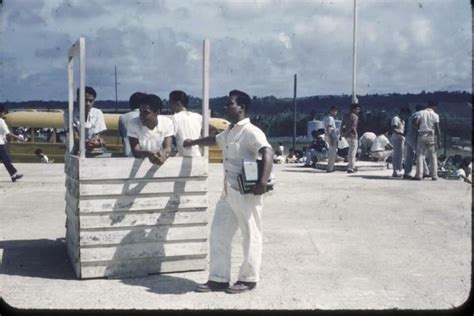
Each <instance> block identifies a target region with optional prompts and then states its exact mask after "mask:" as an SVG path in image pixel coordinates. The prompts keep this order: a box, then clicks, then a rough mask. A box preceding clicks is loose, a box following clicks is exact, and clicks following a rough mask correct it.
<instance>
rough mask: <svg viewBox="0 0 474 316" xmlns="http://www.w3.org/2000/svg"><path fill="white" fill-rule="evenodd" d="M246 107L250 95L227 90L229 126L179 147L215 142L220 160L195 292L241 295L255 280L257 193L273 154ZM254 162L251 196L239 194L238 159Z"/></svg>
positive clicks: (258, 255)
mask: <svg viewBox="0 0 474 316" xmlns="http://www.w3.org/2000/svg"><path fill="white" fill-rule="evenodd" d="M249 105H250V97H249V96H248V95H247V94H246V93H245V92H242V91H238V90H232V91H231V92H230V93H229V98H228V101H227V105H226V106H225V108H224V109H225V113H226V116H227V119H228V120H229V121H230V122H231V124H230V125H229V126H228V127H227V129H226V130H224V131H223V132H222V133H220V134H218V135H216V136H209V137H205V138H201V139H195V140H191V139H187V140H185V141H184V143H183V146H184V147H189V146H194V145H199V146H211V145H214V144H218V145H219V147H220V148H221V149H222V153H223V158H224V170H225V172H224V188H223V192H222V197H221V200H220V201H219V202H218V203H217V207H216V211H215V213H214V218H213V221H212V226H211V234H210V237H209V244H210V255H209V279H208V282H207V283H205V284H201V285H199V287H198V288H197V289H196V291H197V292H209V291H223V290H225V291H226V292H227V293H231V294H233V293H241V292H245V291H249V290H252V289H253V288H255V286H256V284H257V282H258V281H259V274H260V265H261V260H262V211H263V194H264V193H265V192H266V185H267V182H268V179H269V177H270V173H271V170H272V166H273V162H272V158H273V150H272V146H271V145H270V144H269V143H268V141H267V138H266V137H265V134H264V133H263V132H262V131H261V130H260V129H259V128H258V127H256V126H255V125H253V124H252V123H251V122H250V119H249V118H248V117H247V111H248V108H249ZM260 159H261V162H262V164H261V168H260V170H259V177H258V181H257V183H256V184H255V186H254V188H253V194H252V193H251V194H241V193H240V191H239V182H238V177H239V175H241V174H242V170H243V166H244V161H253V162H255V160H260ZM226 205H228V206H229V207H230V210H229V208H228V207H225V206H226ZM238 228H240V231H241V233H242V239H243V243H242V246H243V253H244V258H243V264H242V266H241V268H240V272H239V277H238V281H237V282H236V283H235V284H234V285H233V286H231V287H229V282H230V279H231V270H230V268H231V250H232V239H233V237H234V235H235V233H236V231H237V229H238Z"/></svg>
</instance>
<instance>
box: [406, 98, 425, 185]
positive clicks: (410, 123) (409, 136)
mask: <svg viewBox="0 0 474 316" xmlns="http://www.w3.org/2000/svg"><path fill="white" fill-rule="evenodd" d="M423 109H424V107H423V105H421V104H417V105H416V107H415V112H413V113H412V114H411V115H410V116H409V117H408V118H407V120H406V123H405V142H406V144H407V147H406V149H407V154H406V157H405V169H404V174H403V179H405V180H411V179H413V177H412V175H411V171H412V169H413V162H414V161H415V153H416V142H417V137H418V132H417V130H416V128H415V123H416V120H417V118H418V114H419V112H420V111H421V110H423ZM423 162H424V164H425V165H426V161H425V160H424V161H423Z"/></svg>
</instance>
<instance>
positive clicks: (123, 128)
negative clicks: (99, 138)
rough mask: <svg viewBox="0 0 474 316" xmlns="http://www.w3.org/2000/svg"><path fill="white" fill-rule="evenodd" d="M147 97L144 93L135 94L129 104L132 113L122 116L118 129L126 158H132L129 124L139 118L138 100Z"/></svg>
mask: <svg viewBox="0 0 474 316" xmlns="http://www.w3.org/2000/svg"><path fill="white" fill-rule="evenodd" d="M144 96H145V94H144V93H142V92H135V93H134V94H132V95H131V96H130V99H129V101H128V104H129V105H130V109H131V111H130V112H128V113H124V114H122V115H120V117H119V122H118V127H119V133H120V137H121V138H122V145H123V150H122V152H123V155H124V156H125V157H132V156H133V155H132V149H131V148H130V142H129V141H128V133H127V126H128V124H129V122H130V121H131V120H132V119H133V118H136V117H138V114H139V112H140V110H139V109H138V100H140V99H141V98H143V97H144Z"/></svg>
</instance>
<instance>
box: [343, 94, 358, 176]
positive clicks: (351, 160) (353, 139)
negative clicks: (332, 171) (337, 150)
mask: <svg viewBox="0 0 474 316" xmlns="http://www.w3.org/2000/svg"><path fill="white" fill-rule="evenodd" d="M359 112H360V105H359V104H357V103H353V104H352V105H351V112H350V113H347V114H346V115H344V118H343V119H342V124H341V131H342V133H341V136H343V137H344V138H345V139H346V141H347V143H348V144H349V153H348V154H347V161H348V163H347V173H353V172H354V171H355V169H356V168H355V161H356V154H357V141H358V140H359V137H358V134H357V123H358V122H359V116H358V114H359Z"/></svg>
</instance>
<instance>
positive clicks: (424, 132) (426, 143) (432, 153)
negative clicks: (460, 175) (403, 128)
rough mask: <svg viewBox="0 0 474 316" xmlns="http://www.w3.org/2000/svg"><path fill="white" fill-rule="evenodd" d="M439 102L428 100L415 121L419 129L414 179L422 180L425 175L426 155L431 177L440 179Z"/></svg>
mask: <svg viewBox="0 0 474 316" xmlns="http://www.w3.org/2000/svg"><path fill="white" fill-rule="evenodd" d="M436 106H437V104H436V103H435V102H433V101H430V102H428V108H427V109H426V110H422V111H420V112H419V115H418V117H417V119H416V122H415V127H416V128H417V129H418V139H417V150H416V154H417V158H416V174H415V177H414V178H413V179H414V180H421V179H422V176H423V169H424V164H423V160H424V159H425V156H428V157H429V160H430V171H431V179H432V180H434V181H435V180H438V158H437V151H436V150H437V148H441V137H440V136H441V132H440V129H439V116H438V114H436V112H435V111H434V109H435V108H436Z"/></svg>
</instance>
